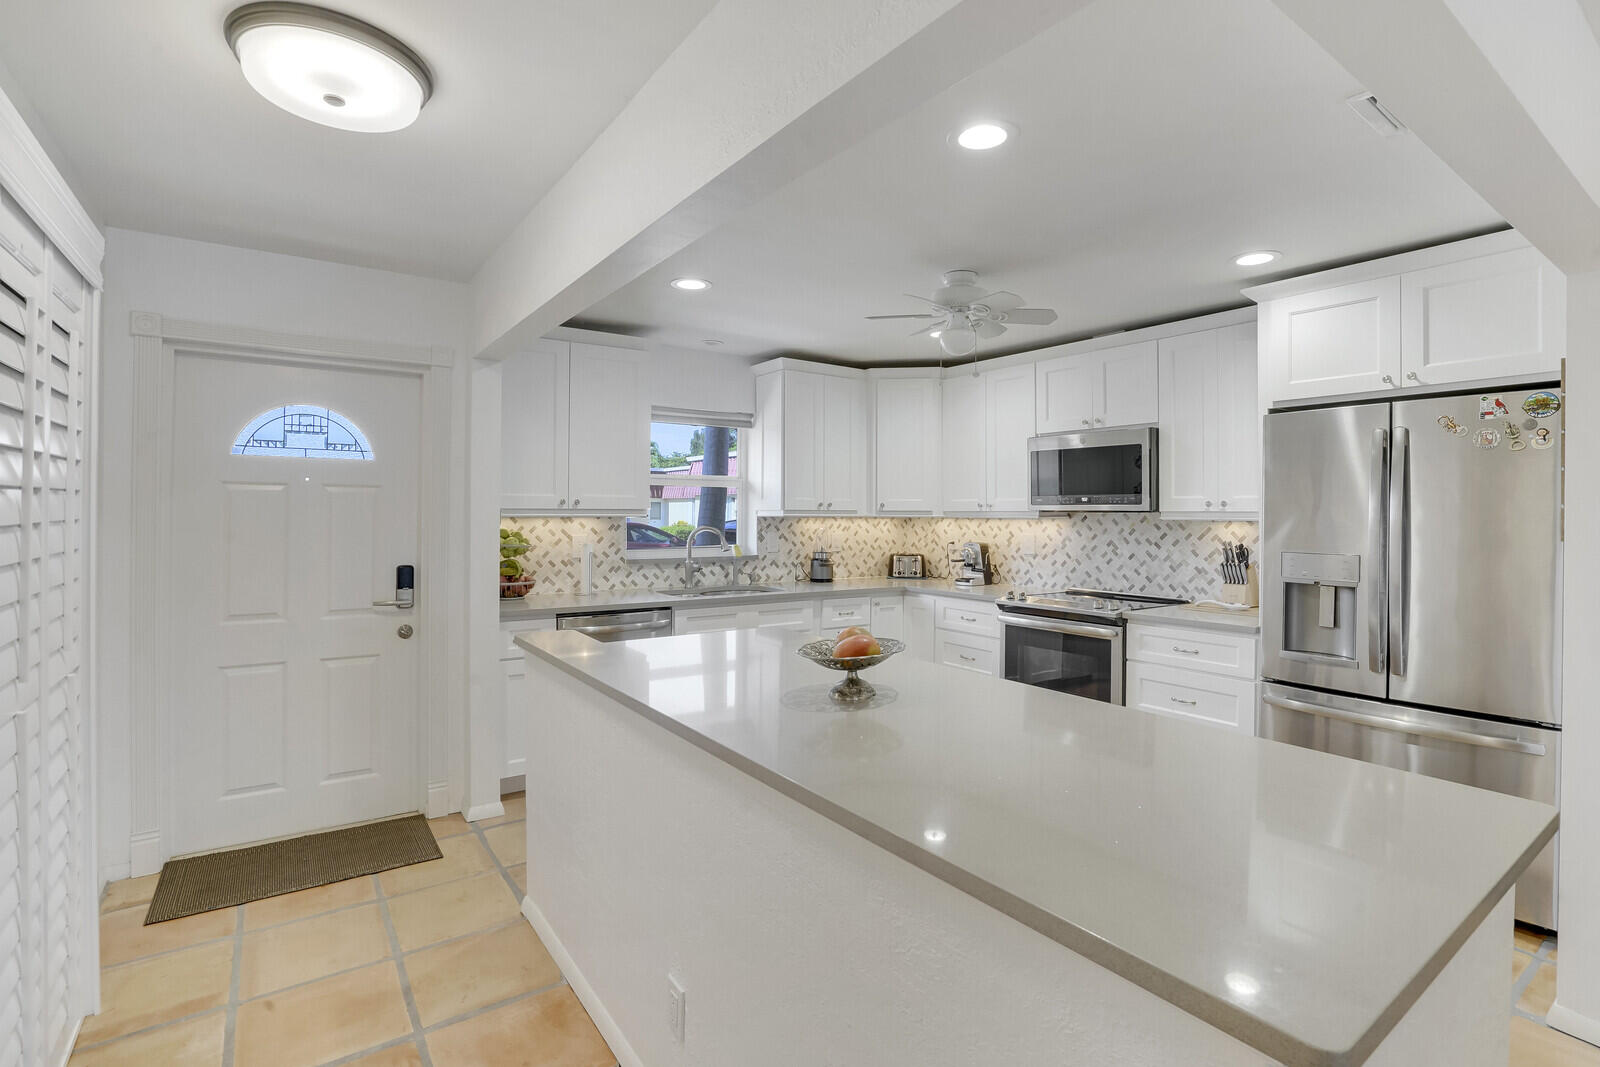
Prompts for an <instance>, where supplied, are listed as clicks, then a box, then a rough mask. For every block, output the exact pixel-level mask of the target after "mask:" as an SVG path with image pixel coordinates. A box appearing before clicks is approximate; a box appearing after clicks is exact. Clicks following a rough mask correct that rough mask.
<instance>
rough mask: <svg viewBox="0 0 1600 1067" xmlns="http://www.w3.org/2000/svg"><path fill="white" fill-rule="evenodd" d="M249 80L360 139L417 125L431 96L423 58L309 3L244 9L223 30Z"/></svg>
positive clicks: (294, 110)
mask: <svg viewBox="0 0 1600 1067" xmlns="http://www.w3.org/2000/svg"><path fill="white" fill-rule="evenodd" d="M223 34H224V36H226V38H227V41H228V47H229V48H231V49H233V54H234V55H235V56H237V57H238V60H239V66H240V68H241V69H242V70H243V71H244V76H245V80H246V81H248V82H249V83H250V86H251V88H253V89H255V91H256V92H258V93H260V94H261V95H262V96H264V97H265V98H266V99H267V100H268V101H270V102H271V103H273V104H276V105H277V106H278V107H281V108H282V109H283V110H285V111H287V112H289V113H290V114H291V115H298V116H299V117H300V118H303V119H307V120H309V121H311V122H315V123H319V124H321V125H323V126H332V127H334V128H335V129H340V130H354V131H356V132H359V133H389V132H392V131H394V130H401V129H404V128H405V127H407V126H409V125H411V124H412V123H413V122H415V121H416V120H417V115H418V114H420V113H421V111H422V106H423V105H424V104H426V103H427V102H428V98H429V97H430V96H431V95H433V76H432V75H431V74H430V73H429V71H428V67H427V65H426V64H425V63H423V61H422V58H421V57H420V56H418V55H417V54H416V53H415V52H413V51H412V50H411V49H410V48H408V47H407V46H406V45H405V44H404V43H403V42H401V41H399V40H397V39H396V38H394V37H391V36H390V35H389V34H387V33H385V32H383V31H382V30H380V29H378V28H377V27H376V26H372V25H370V24H368V23H365V22H362V21H361V20H360V19H356V18H351V17H350V16H349V15H344V14H340V13H339V12H337V11H329V10H328V9H327V8H321V7H315V6H313V5H311V4H296V3H281V2H266V3H256V4H246V5H245V6H244V7H241V8H239V9H238V10H236V11H234V12H233V14H231V15H229V16H228V19H227V22H225V23H224V24H223Z"/></svg>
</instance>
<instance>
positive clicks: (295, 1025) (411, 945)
mask: <svg viewBox="0 0 1600 1067" xmlns="http://www.w3.org/2000/svg"><path fill="white" fill-rule="evenodd" d="M522 818H523V800H522V797H521V796H516V797H507V798H506V814H505V815H504V816H503V817H501V818H498V819H491V820H487V821H486V822H484V823H482V824H480V825H476V826H475V825H472V824H469V823H467V822H465V821H464V820H463V819H462V818H461V816H459V815H452V816H449V817H447V818H443V819H435V820H433V823H432V826H433V832H434V834H435V836H436V837H437V838H438V839H439V850H440V851H441V852H443V853H444V858H443V859H441V860H435V861H433V862H432V863H421V864H416V865H414V866H411V867H406V868H402V869H400V870H395V871H385V872H384V873H383V874H379V875H371V876H368V877H364V878H352V879H350V880H349V881H347V882H338V883H335V884H333V885H326V886H320V887H318V888H316V889H307V890H305V891H304V892H301V893H290V894H288V895H287V896H281V897H273V898H271V899H270V900H258V901H255V902H254V903H251V904H246V905H244V906H242V907H237V908H228V909H226V910H222V911H215V912H208V913H207V914H204V915H196V916H191V917H190V918H187V919H177V920H174V921H173V922H167V923H157V924H156V925H154V926H148V927H147V926H144V925H143V922H144V913H145V909H146V907H147V906H148V904H149V901H150V896H151V894H152V893H154V892H155V884H156V879H155V876H153V875H152V876H151V877H148V878H133V879H129V880H128V881H124V882H117V883H115V884H113V885H112V886H110V887H109V888H108V889H107V890H106V894H105V897H104V899H103V901H102V904H101V918H100V952H101V956H102V963H103V964H104V966H103V968H102V970H101V997H102V1005H101V1013H100V1014H99V1015H96V1016H93V1017H91V1018H90V1019H88V1020H87V1021H86V1022H85V1023H84V1026H83V1032H82V1034H81V1035H80V1036H79V1038H78V1047H77V1049H76V1050H75V1051H74V1052H73V1054H72V1061H71V1062H72V1063H73V1064H75V1065H80V1067H90V1065H92V1067H110V1065H113V1064H115V1065H134V1064H151V1065H157V1064H159V1065H161V1067H191V1065H199V1064H205V1065H207V1067H218V1065H221V1067H235V1065H237V1067H312V1065H314V1064H349V1065H352V1067H355V1065H360V1067H404V1065H425V1064H432V1065H433V1067H458V1065H460V1067H469V1065H470V1067H499V1065H502V1064H507V1065H509V1064H519V1065H529V1064H531V1065H539V1067H615V1064H616V1062H617V1060H616V1057H615V1056H613V1055H612V1054H611V1050H610V1049H608V1048H606V1044H605V1041H604V1040H602V1039H601V1037H600V1033H599V1031H597V1030H596V1029H595V1028H594V1024H593V1023H592V1022H590V1020H589V1016H588V1014H587V1013H586V1012H585V1011H584V1010H583V1005H581V1004H579V1003H578V999H577V997H575V996H573V994H572V990H571V988H569V987H568V985H567V983H566V981H565V979H563V978H562V977H561V971H560V969H559V968H557V967H556V965H555V962H554V961H553V960H551V958H550V955H549V953H547V952H546V951H545V949H544V946H543V945H542V944H540V943H539V938H538V935H537V934H535V933H534V932H533V928H532V927H530V926H529V925H528V923H527V922H526V920H524V919H523V918H522V916H521V914H520V912H519V910H518V909H519V906H520V902H521V899H522V889H521V885H522V883H523V882H524V881H525V879H526V865H525V864H524V862H523V841H524V839H523V823H522V821H521V820H522ZM485 830H487V831H488V832H485Z"/></svg>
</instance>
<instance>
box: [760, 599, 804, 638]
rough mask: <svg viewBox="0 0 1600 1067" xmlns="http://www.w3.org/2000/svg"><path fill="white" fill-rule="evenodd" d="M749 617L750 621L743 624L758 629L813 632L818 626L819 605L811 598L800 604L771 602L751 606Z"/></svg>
mask: <svg viewBox="0 0 1600 1067" xmlns="http://www.w3.org/2000/svg"><path fill="white" fill-rule="evenodd" d="M748 618H749V620H750V621H749V622H747V623H742V624H741V625H746V626H754V627H755V628H756V629H758V630H796V631H799V632H801V633H811V632H812V631H814V630H815V629H816V628H817V606H816V605H815V604H813V603H812V602H811V601H809V600H806V601H802V602H800V603H798V604H769V605H767V606H766V607H759V608H751V609H750V612H749V615H748Z"/></svg>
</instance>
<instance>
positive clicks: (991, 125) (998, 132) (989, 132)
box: [955, 122, 1017, 152]
mask: <svg viewBox="0 0 1600 1067" xmlns="http://www.w3.org/2000/svg"><path fill="white" fill-rule="evenodd" d="M1016 132H1017V128H1016V127H1015V126H1012V125H1011V124H1010V123H1006V122H975V123H973V124H972V125H971V126H968V127H967V128H966V129H964V130H962V131H961V132H960V133H958V134H956V136H955V142H956V144H958V145H960V146H961V147H962V148H965V149H968V150H969V151H972V152H987V151H988V150H989V149H991V148H999V147H1000V146H1001V145H1003V144H1005V143H1006V142H1007V141H1008V140H1010V139H1011V135H1012V134H1013V133H1016Z"/></svg>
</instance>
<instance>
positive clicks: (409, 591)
mask: <svg viewBox="0 0 1600 1067" xmlns="http://www.w3.org/2000/svg"><path fill="white" fill-rule="evenodd" d="M416 586H417V568H416V567H414V566H412V565H411V564H409V563H402V564H400V566H398V567H396V568H395V569H394V599H393V600H374V601H373V602H372V606H373V607H375V608H401V609H402V610H403V609H407V608H411V607H415V606H416V602H417V589H416Z"/></svg>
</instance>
